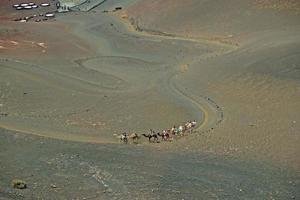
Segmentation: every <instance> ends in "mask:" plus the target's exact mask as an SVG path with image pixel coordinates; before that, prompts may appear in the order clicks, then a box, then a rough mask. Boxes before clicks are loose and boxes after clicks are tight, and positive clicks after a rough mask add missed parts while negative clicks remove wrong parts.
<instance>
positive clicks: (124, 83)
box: [1, 15, 228, 143]
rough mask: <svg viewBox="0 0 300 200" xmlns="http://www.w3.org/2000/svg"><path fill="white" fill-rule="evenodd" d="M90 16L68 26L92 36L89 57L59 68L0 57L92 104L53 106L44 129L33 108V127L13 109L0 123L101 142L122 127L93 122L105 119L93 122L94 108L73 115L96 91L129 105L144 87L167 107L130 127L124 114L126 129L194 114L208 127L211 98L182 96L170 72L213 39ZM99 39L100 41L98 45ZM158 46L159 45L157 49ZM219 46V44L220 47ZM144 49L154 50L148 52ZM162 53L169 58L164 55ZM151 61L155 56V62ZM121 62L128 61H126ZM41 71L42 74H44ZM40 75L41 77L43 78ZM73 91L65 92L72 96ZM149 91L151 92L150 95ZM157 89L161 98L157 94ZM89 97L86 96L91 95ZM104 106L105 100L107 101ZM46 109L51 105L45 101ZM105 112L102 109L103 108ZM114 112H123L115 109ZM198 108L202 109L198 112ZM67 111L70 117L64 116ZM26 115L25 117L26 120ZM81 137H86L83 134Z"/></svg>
mask: <svg viewBox="0 0 300 200" xmlns="http://www.w3.org/2000/svg"><path fill="white" fill-rule="evenodd" d="M72 17H73V16H72ZM93 18H94V17H93V16H86V19H85V23H83V22H81V24H77V26H74V27H75V29H74V30H73V32H74V33H75V34H78V35H77V36H78V37H80V35H79V33H80V34H82V35H84V36H85V37H86V36H87V35H88V36H92V37H91V39H89V40H88V42H91V44H90V45H94V47H93V48H94V49H96V52H97V53H96V55H95V56H91V57H83V58H80V59H74V60H70V61H67V62H71V63H68V66H67V67H65V66H64V67H60V68H58V67H56V68H53V67H52V65H51V64H50V65H48V64H47V65H45V64H44V63H43V64H38V63H35V64H31V63H30V62H25V61H17V60H13V59H9V60H3V61H4V62H6V65H7V66H9V65H11V64H13V62H15V63H16V64H18V65H19V66H20V67H18V68H16V67H14V68H12V67H7V68H6V69H7V70H13V69H14V70H15V71H18V73H21V74H22V75H24V74H27V75H26V76H25V77H24V78H26V79H27V78H29V80H30V81H35V82H38V83H39V84H42V85H45V86H47V87H50V88H51V90H57V89H59V90H61V91H62V92H63V90H64V91H67V90H69V91H71V90H72V91H74V92H77V93H80V94H79V96H81V94H84V95H85V96H86V97H92V98H94V100H93V102H94V103H92V105H93V106H92V105H88V106H86V108H83V106H82V105H81V106H80V107H81V108H80V109H74V106H75V105H72V106H71V105H70V104H68V105H69V107H70V108H69V109H68V110H69V111H64V112H63V109H62V110H61V111H58V110H59V109H55V111H50V113H51V112H54V113H56V114H49V115H47V119H46V120H47V121H48V120H50V121H53V123H52V127H53V128H51V129H52V131H49V130H48V128H49V126H45V127H43V125H42V124H45V123H46V122H45V120H44V119H42V118H41V117H39V116H41V115H42V114H40V113H41V112H45V111H41V112H38V114H36V117H34V114H33V115H31V116H30V117H31V118H32V119H34V120H38V121H39V122H38V123H39V124H37V122H35V123H34V124H36V125H35V128H33V127H32V126H31V127H26V126H27V125H26V124H30V123H29V122H28V121H26V120H21V118H20V117H22V116H23V118H24V117H25V118H27V119H28V116H26V115H27V114H26V113H27V112H24V115H23V114H18V112H16V114H13V113H10V115H9V116H8V117H7V118H5V119H4V120H2V121H1V124H2V127H5V128H8V129H11V130H19V131H22V130H24V132H26V133H30V132H31V133H32V134H37V135H43V136H46V137H53V138H59V135H62V137H61V139H67V140H76V141H85V142H89V141H91V140H95V142H101V143H102V142H103V141H110V142H117V141H116V139H115V138H114V137H113V136H112V135H113V134H115V133H117V132H118V131H119V132H120V131H121V130H120V129H121V128H120V127H122V126H117V127H113V126H114V125H112V122H110V124H111V125H109V127H108V128H104V129H103V128H101V125H100V126H97V124H99V123H100V124H107V123H108V122H107V121H102V122H97V118H96V116H95V115H98V114H97V113H94V114H93V115H94V116H92V117H90V118H91V120H90V121H84V122H78V118H82V117H83V115H84V114H83V115H82V114H81V113H82V112H84V110H90V109H91V108H95V106H97V105H99V104H102V102H103V100H99V98H100V97H101V96H102V94H100V93H103V92H106V93H109V94H111V95H115V99H116V100H114V101H119V100H118V99H123V98H127V97H128V95H130V97H129V98H131V99H130V104H132V105H134V104H135V102H137V104H138V102H141V99H144V97H143V95H145V92H146V96H148V97H146V98H148V101H151V98H152V99H153V98H154V99H156V101H161V100H163V101H165V102H163V103H162V104H163V105H167V104H169V105H168V106H169V108H167V112H166V113H165V115H163V116H161V117H159V118H158V119H157V120H156V122H151V120H150V119H144V120H142V121H141V119H140V120H139V123H138V124H146V123H145V122H144V121H148V125H147V126H145V125H142V126H140V127H136V126H135V125H134V123H133V125H128V123H131V122H132V121H134V119H133V118H132V117H131V118H129V119H128V120H129V121H128V122H126V125H125V124H124V125H123V126H124V127H125V129H126V130H129V131H131V130H136V131H142V132H144V131H147V129H149V128H150V127H153V126H154V127H155V128H156V129H158V128H159V129H162V128H167V127H169V126H172V124H174V123H175V124H177V123H180V122H181V123H182V122H183V121H186V120H188V119H191V118H192V119H197V120H198V121H199V122H200V123H201V122H203V124H202V125H201V126H200V127H201V129H202V128H204V127H205V129H206V130H207V129H210V128H212V127H213V123H216V122H217V121H219V120H218V119H215V118H216V115H217V114H216V111H215V109H217V107H216V106H217V105H213V104H214V103H212V102H210V101H208V98H207V97H205V98H204V97H200V98H199V97H197V98H196V99H194V100H191V99H190V97H189V95H186V94H185V93H184V92H180V90H178V89H177V88H178V87H175V84H174V82H175V81H174V78H173V76H174V77H175V76H178V75H179V73H178V72H177V71H178V68H179V66H178V62H179V61H180V62H185V61H184V60H193V59H194V57H196V56H198V54H197V53H190V52H194V51H195V50H194V49H198V50H200V51H203V50H204V52H205V51H208V52H209V53H211V52H210V51H214V50H213V49H214V48H215V49H216V50H217V49H218V45H216V44H213V45H212V48H211V47H210V44H208V43H205V45H204V47H202V42H203V41H202V42H201V41H190V40H187V41H186V40H184V39H179V38H168V37H166V38H164V37H160V36H151V35H142V34H139V33H134V32H129V31H128V29H127V28H126V27H125V26H124V25H123V24H122V23H120V22H118V20H117V19H115V18H114V17H111V16H107V15H103V21H101V22H99V23H97V22H96V21H97V20H96V19H93ZM62 19H64V20H65V21H66V22H68V23H71V24H72V23H74V22H75V21H76V20H74V19H71V16H65V17H64V18H62ZM99 31H102V32H99ZM96 33H97V34H99V33H100V34H102V35H103V37H102V38H104V39H102V40H100V41H99V43H96V44H94V38H95V36H96ZM98 38H99V36H98V35H97V36H96V38H95V39H98ZM113 38H118V39H117V40H119V42H120V43H119V44H120V45H125V46H127V43H128V41H135V40H136V39H137V38H138V40H139V41H140V42H142V43H144V45H145V46H146V48H145V50H144V49H143V50H142V49H141V47H142V46H141V45H140V44H139V45H135V46H136V47H137V48H138V49H136V50H134V52H129V53H125V52H124V47H125V46H124V47H123V46H122V47H118V44H117V42H116V39H113ZM125 39H126V40H125ZM102 41H103V42H102ZM164 43H166V45H164ZM177 43H178V44H177ZM103 44H105V45H104V46H103ZM169 45H171V46H174V47H179V46H180V47H181V48H183V49H182V50H180V53H181V54H182V55H180V57H181V58H180V57H177V55H176V52H174V51H173V50H171V51H170V52H168V51H169V50H170V49H171V48H172V47H171V48H170V47H168V46H169ZM147 46H152V48H154V49H155V50H159V52H155V53H154V52H153V50H152V49H149V50H148V49H147ZM161 47H162V48H163V49H160V48H161ZM126 48H127V47H126ZM142 48H143V47H142ZM222 48H224V47H223V46H222ZM226 48H228V47H226ZM185 49H186V52H185ZM165 50H166V51H165ZM150 52H151V53H154V54H150ZM161 52H163V53H161ZM163 54H166V55H163ZM149 55H151V57H149ZM162 55H163V56H162ZM205 55H206V53H203V56H205ZM166 56H167V57H170V58H167V59H166V58H165V57H166ZM172 57H174V61H172ZM153 60H155V62H154V61H153ZM8 61H10V62H11V63H9V62H8ZM99 62H102V63H103V64H101V66H100V67H99V64H98V63H99ZM8 63H9V64H8ZM72 63H75V64H76V65H77V66H76V65H72ZM126 63H128V65H127V66H126ZM124 64H125V66H123V67H120V65H124ZM13 65H14V64H13ZM21 65H27V66H28V67H27V68H26V69H24V68H23V67H21ZM48 66H49V67H48ZM108 66H109V67H108ZM24 70H25V71H24ZM28 70H30V71H28ZM70 72H71V73H70ZM129 72H130V73H129ZM46 75H47V78H46V77H45V76H46ZM38 76H43V77H44V78H38ZM149 76H150V77H151V79H149V78H148V77H149ZM50 77H51V78H50ZM45 78H46V80H47V81H44V79H45ZM42 79H43V80H42ZM99 79H100V81H99ZM61 86H63V87H61ZM74 92H73V93H74ZM73 93H72V94H71V95H73ZM126 93H127V94H126ZM147 93H148V94H147ZM151 93H154V94H153V95H152V94H151ZM156 93H157V94H156ZM162 93H163V94H164V96H165V97H162V96H161V94H162ZM123 94H125V95H123ZM133 94H134V95H136V96H140V97H139V98H137V99H136V100H133V99H132V97H131V96H132V95H133ZM149 95H151V96H149ZM157 95H159V96H157ZM104 96H106V95H104ZM168 96H169V97H168ZM102 97H103V96H102ZM102 97H101V98H102ZM170 97H171V98H172V101H173V103H171V102H169V101H170V100H169V98H170ZM64 98H65V97H64ZM69 98H70V97H69ZM75 98H78V97H75ZM74 101H76V100H74ZM89 101H91V99H90V100H89ZM128 102H129V100H128ZM167 102H168V103H167ZM179 102H182V105H184V106H183V107H182V106H181V105H180V107H178V106H179V104H178V103H179ZM57 103H58V102H57ZM114 103H115V102H112V104H111V105H113V104H114ZM141 103H142V102H141ZM174 103H175V107H174V108H171V107H172V106H174ZM60 104H61V103H58V106H59V107H61V106H62V105H60ZM76 104H78V103H76ZM79 104H80V103H79ZM116 104H118V103H116ZM176 104H177V105H176ZM56 105H57V104H56ZM200 105H201V106H200ZM107 106H110V105H109V104H107ZM141 106H143V103H142V104H141V105H140V107H138V110H137V111H134V112H140V111H142V112H141V113H139V114H138V115H139V116H141V115H146V117H147V113H146V112H147V111H146V110H145V111H143V110H141V109H142V108H141ZM165 107H166V106H165ZM176 107H177V108H176ZM112 108H113V106H112ZM19 109H21V108H19ZM47 109H54V108H52V106H50V107H49V108H47ZM113 109H114V108H113ZM178 109H180V110H181V111H179V110H178ZM202 109H205V112H203V111H202ZM37 110H38V109H37ZM177 110H178V111H177ZM183 110H185V111H184V113H185V114H184V115H182V116H181V117H180V118H177V116H176V115H174V116H173V117H169V116H170V113H171V112H175V113H180V112H182V111H183ZM46 112H49V111H46ZM105 112H106V113H108V112H109V111H105ZM115 112H116V111H111V113H115ZM120 112H123V111H122V110H121V111H120ZM131 112H132V111H131ZM168 112H169V113H168ZM67 113H69V114H67ZM203 113H205V114H204V115H203ZM157 114H158V113H157ZM122 115H127V113H126V112H123V113H122ZM152 115H156V113H155V112H154V113H153V111H151V113H150V115H149V117H150V118H152V117H153V116H152ZM68 116H69V117H70V118H71V119H69V118H68ZM110 116H111V114H110ZM188 116H189V117H188ZM18 118H19V119H18ZM57 118H60V121H59V122H58V123H57V122H54V120H55V119H57ZM28 120H30V121H31V119H28ZM62 120H65V122H67V121H72V122H71V129H70V128H69V127H65V125H64V124H63V123H62ZM25 121H26V122H25ZM93 121H94V122H93ZM214 121H215V122H214ZM140 122H141V123H140ZM18 123H20V124H18ZM80 123H81V124H80ZM73 124H75V125H76V124H79V125H81V126H82V127H80V128H81V129H79V130H76V129H74V128H75V127H74V128H73V127H72V125H73ZM94 124H95V125H94ZM151 124H156V125H151ZM162 124H164V125H162ZM93 127H94V128H95V127H96V129H94V130H93ZM80 132H81V133H80ZM82 132H89V134H87V135H86V134H82ZM97 132H98V133H97ZM99 132H101V133H102V134H99ZM64 133H65V134H64ZM104 133H105V134H104ZM103 135H104V137H103ZM85 137H86V139H84V138H85ZM91 138H92V139H91ZM109 138H110V139H109Z"/></svg>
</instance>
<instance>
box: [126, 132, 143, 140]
mask: <svg viewBox="0 0 300 200" xmlns="http://www.w3.org/2000/svg"><path fill="white" fill-rule="evenodd" d="M128 138H131V139H132V140H133V141H138V140H139V139H140V138H141V136H139V135H138V134H137V133H132V134H130V135H129V136H128Z"/></svg>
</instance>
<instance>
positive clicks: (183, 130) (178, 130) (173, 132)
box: [116, 120, 197, 144]
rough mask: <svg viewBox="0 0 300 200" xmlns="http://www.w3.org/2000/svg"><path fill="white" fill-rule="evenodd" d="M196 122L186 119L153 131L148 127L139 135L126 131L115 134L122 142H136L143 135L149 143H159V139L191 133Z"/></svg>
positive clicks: (167, 139) (171, 138)
mask: <svg viewBox="0 0 300 200" xmlns="http://www.w3.org/2000/svg"><path fill="white" fill-rule="evenodd" d="M196 125H197V122H196V121H195V120H194V121H188V122H186V123H185V124H184V125H179V126H175V125H174V126H173V127H172V128H169V129H166V130H162V131H161V132H155V131H154V130H153V129H150V131H149V133H143V134H141V135H139V134H137V133H131V134H128V133H127V132H124V133H122V134H121V135H116V136H117V138H119V139H120V141H121V142H122V143H125V144H127V143H128V142H129V140H132V142H133V143H138V141H139V139H140V138H141V137H142V136H143V137H145V138H147V139H148V141H149V143H159V142H160V141H172V140H173V138H174V137H176V136H184V135H185V134H187V133H188V134H191V133H193V129H194V128H195V127H196Z"/></svg>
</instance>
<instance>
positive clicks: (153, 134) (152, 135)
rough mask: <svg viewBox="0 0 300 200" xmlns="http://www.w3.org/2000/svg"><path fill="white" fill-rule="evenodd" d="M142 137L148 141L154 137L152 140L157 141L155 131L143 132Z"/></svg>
mask: <svg viewBox="0 0 300 200" xmlns="http://www.w3.org/2000/svg"><path fill="white" fill-rule="evenodd" d="M142 135H143V136H144V137H146V138H148V140H149V142H151V139H152V138H154V140H153V142H154V141H156V142H157V141H158V137H157V134H156V133H151V134H145V133H143V134H142Z"/></svg>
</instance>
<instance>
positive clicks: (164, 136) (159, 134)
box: [157, 131, 170, 141]
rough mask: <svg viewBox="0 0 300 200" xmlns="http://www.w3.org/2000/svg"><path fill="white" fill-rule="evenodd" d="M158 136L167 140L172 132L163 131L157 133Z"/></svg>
mask: <svg viewBox="0 0 300 200" xmlns="http://www.w3.org/2000/svg"><path fill="white" fill-rule="evenodd" d="M157 135H158V136H160V137H161V138H162V140H164V141H167V140H168V139H169V138H170V134H169V133H168V132H167V131H163V132H162V134H161V133H157Z"/></svg>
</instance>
